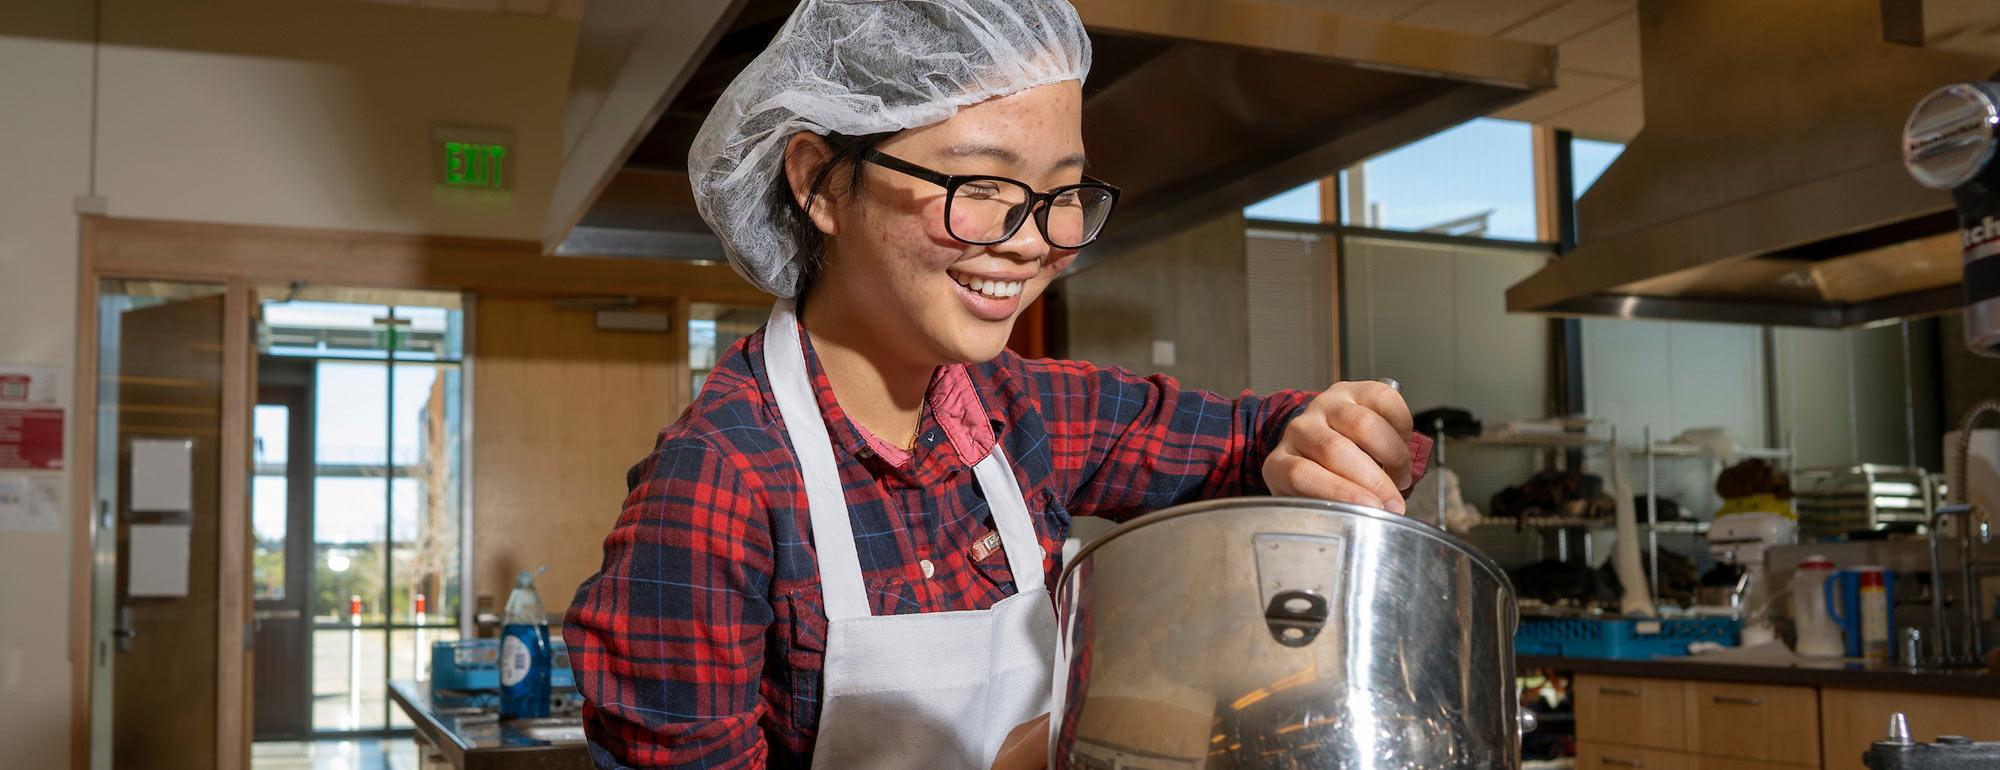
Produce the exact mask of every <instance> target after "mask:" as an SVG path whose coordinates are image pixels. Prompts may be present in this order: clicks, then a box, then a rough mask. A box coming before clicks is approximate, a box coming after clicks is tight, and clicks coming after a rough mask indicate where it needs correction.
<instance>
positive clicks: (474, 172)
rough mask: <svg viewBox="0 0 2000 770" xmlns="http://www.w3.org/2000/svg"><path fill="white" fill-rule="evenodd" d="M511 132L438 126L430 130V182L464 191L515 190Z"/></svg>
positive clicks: (512, 135) (512, 133)
mask: <svg viewBox="0 0 2000 770" xmlns="http://www.w3.org/2000/svg"><path fill="white" fill-rule="evenodd" d="M513 144H514V132H512V131H507V130H504V129H492V128H467V127H450V126H437V127H434V128H432V130H431V169H432V173H431V179H432V181H433V182H436V183H437V184H438V185H441V186H444V187H451V188H458V189H465V190H511V189H513V188H514V148H513Z"/></svg>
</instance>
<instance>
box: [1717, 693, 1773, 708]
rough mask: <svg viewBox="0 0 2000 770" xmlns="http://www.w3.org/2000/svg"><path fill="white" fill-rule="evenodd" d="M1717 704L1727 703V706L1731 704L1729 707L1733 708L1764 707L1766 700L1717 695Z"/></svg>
mask: <svg viewBox="0 0 2000 770" xmlns="http://www.w3.org/2000/svg"><path fill="white" fill-rule="evenodd" d="M1715 702H1716V703H1726V704H1729V705H1732V706H1762V705H1764V699H1763V698H1748V697H1744V696H1741V695H1717V696H1715Z"/></svg>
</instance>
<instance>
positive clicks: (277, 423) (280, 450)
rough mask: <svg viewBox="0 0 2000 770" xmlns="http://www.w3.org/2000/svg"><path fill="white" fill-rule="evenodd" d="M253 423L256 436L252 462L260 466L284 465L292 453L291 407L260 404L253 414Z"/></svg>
mask: <svg viewBox="0 0 2000 770" xmlns="http://www.w3.org/2000/svg"><path fill="white" fill-rule="evenodd" d="M251 422H253V423H254V425H253V426H252V429H253V430H254V431H255V435H256V445H255V446H254V447H252V452H254V454H255V456H254V457H253V458H252V461H253V462H255V463H256V464H258V465H283V464H284V463H285V460H286V459H287V457H288V455H289V454H290V451H291V443H290V442H291V438H292V409H291V407H288V406H285V405H283V404H258V405H257V408H256V409H254V410H252V412H251Z"/></svg>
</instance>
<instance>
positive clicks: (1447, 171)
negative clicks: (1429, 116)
mask: <svg viewBox="0 0 2000 770" xmlns="http://www.w3.org/2000/svg"><path fill="white" fill-rule="evenodd" d="M1533 145H1534V142H1533V136H1532V128H1531V127H1530V126H1529V125H1528V124H1526V123H1517V122H1514V121H1508V120H1494V119H1491V118H1478V119H1475V120H1472V121H1469V122H1466V123H1462V124H1459V125H1458V126H1456V127H1453V128H1449V129H1446V130H1444V131H1440V132H1438V133H1436V134H1433V135H1431V136H1429V137H1427V138H1424V139H1421V140H1418V141H1416V142H1414V143H1411V144H1408V145H1404V146H1403V147H1400V148H1397V149H1395V150H1391V151H1389V152H1386V153H1383V154H1381V155H1378V156H1375V157H1373V158H1370V159H1368V160H1366V161H1363V162H1362V163H1359V164H1356V165H1355V166H1353V167H1351V168H1349V169H1347V175H1346V179H1347V189H1348V191H1349V192H1351V193H1353V194H1357V195H1360V196H1361V199H1362V204H1363V205H1361V206H1359V207H1355V208H1359V209H1360V210H1361V211H1362V212H1364V213H1363V214H1362V216H1361V218H1360V219H1361V221H1354V218H1353V217H1350V216H1348V214H1347V213H1346V212H1348V211H1350V210H1351V208H1350V207H1348V206H1342V212H1343V214H1342V219H1343V221H1345V222H1346V224H1350V225H1358V226H1363V227H1375V228H1381V229H1385V230H1404V231H1411V232H1429V233H1439V234H1444V235H1458V236H1465V237H1473V238H1501V239H1508V240H1517V241H1533V240H1535V171H1534V146H1533Z"/></svg>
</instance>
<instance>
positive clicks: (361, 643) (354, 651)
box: [312, 628, 389, 730]
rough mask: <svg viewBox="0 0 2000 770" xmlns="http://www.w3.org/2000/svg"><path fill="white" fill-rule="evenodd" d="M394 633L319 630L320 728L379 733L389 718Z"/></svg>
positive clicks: (316, 698) (316, 695)
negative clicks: (391, 635) (391, 637)
mask: <svg viewBox="0 0 2000 770" xmlns="http://www.w3.org/2000/svg"><path fill="white" fill-rule="evenodd" d="M388 653H389V644H388V632H387V631H383V630H381V629H374V630H363V629H353V628H333V629H318V630H315V631H313V663H312V666H313V670H312V699H313V703H312V726H313V729H314V730H377V729H381V728H382V726H383V720H384V718H385V717H386V716H387V709H388V707H389V704H388V688H387V686H386V685H387V683H386V680H385V679H384V676H383V675H384V674H386V673H388V668H387V666H388Z"/></svg>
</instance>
